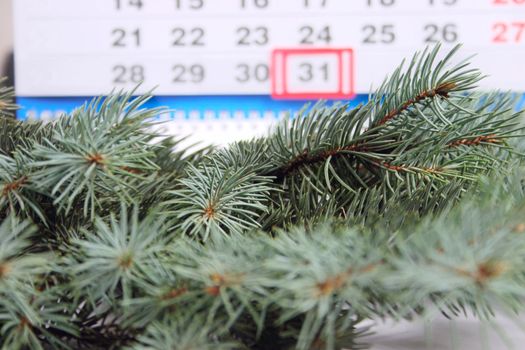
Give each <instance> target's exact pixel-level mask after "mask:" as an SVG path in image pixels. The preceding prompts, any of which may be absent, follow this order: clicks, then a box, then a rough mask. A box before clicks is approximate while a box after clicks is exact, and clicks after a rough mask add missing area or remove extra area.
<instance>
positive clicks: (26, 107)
mask: <svg viewBox="0 0 525 350" xmlns="http://www.w3.org/2000/svg"><path fill="white" fill-rule="evenodd" d="M91 99H92V97H18V98H17V103H18V104H19V105H20V106H21V107H22V109H20V110H19V111H18V118H19V119H22V120H25V119H52V118H54V117H56V116H57V115H60V114H62V113H68V112H71V111H72V110H73V109H75V108H77V107H79V106H81V105H82V104H84V103H85V102H88V101H90V100H91ZM367 99H368V96H367V95H358V96H357V97H356V98H354V99H353V100H352V101H349V103H350V105H351V106H352V107H353V106H357V105H358V104H360V103H363V102H366V101H367ZM339 102H341V101H339ZM347 102H348V101H347ZM314 103H315V101H308V100H300V101H295V100H294V101H291V100H275V99H272V98H271V96H268V95H239V96H231V95H227V96H226V95H225V96H218V95H214V96H155V97H153V98H152V99H151V100H149V101H148V103H147V104H146V105H145V107H148V108H152V107H161V106H164V107H167V108H168V109H170V110H172V111H173V112H172V114H173V116H179V117H181V116H182V117H185V118H192V119H193V118H200V119H206V118H208V117H209V116H210V115H211V116H213V115H215V116H216V117H219V116H222V117H224V116H230V117H238V116H244V117H245V118H251V117H253V116H254V115H260V116H261V117H264V116H268V115H274V116H275V117H278V116H279V115H281V114H282V113H283V112H291V113H294V112H297V111H299V110H300V109H301V108H303V107H304V106H305V104H314ZM330 103H333V102H332V101H330Z"/></svg>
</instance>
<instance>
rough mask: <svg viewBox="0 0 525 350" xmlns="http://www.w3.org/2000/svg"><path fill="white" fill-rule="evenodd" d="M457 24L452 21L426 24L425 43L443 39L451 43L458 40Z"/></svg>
mask: <svg viewBox="0 0 525 350" xmlns="http://www.w3.org/2000/svg"><path fill="white" fill-rule="evenodd" d="M457 29H458V28H457V26H456V25H455V24H452V23H448V24H445V25H444V26H439V25H438V24H427V25H426V26H425V28H424V30H425V32H426V33H427V34H428V35H427V36H426V37H425V42H426V43H437V42H440V41H444V42H446V43H453V42H455V41H457V40H458V31H457Z"/></svg>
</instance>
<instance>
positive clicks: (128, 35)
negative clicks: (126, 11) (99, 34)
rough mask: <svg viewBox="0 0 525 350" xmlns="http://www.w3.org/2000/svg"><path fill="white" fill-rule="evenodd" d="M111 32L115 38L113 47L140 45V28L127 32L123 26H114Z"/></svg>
mask: <svg viewBox="0 0 525 350" xmlns="http://www.w3.org/2000/svg"><path fill="white" fill-rule="evenodd" d="M111 34H112V35H113V37H114V38H115V39H114V41H113V47H128V46H137V47H138V46H140V29H136V30H134V31H130V32H127V31H126V30H125V29H123V28H115V29H113V32H112V33H111Z"/></svg>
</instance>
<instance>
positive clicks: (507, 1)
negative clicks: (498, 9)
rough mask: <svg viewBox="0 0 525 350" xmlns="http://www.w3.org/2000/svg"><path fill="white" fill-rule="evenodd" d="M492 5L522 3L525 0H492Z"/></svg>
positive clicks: (524, 2)
mask: <svg viewBox="0 0 525 350" xmlns="http://www.w3.org/2000/svg"><path fill="white" fill-rule="evenodd" d="M493 4H494V5H524V4H525V0H494V2H493Z"/></svg>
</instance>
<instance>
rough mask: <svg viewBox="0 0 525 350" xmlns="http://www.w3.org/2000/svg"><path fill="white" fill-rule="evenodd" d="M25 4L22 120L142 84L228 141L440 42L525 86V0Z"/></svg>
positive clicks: (357, 95) (19, 3) (341, 97)
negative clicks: (459, 46) (459, 50)
mask: <svg viewBox="0 0 525 350" xmlns="http://www.w3.org/2000/svg"><path fill="white" fill-rule="evenodd" d="M14 11H15V60H16V61H15V78H16V91H17V95H18V99H19V103H20V104H21V105H22V106H23V107H24V108H23V109H22V110H21V111H20V113H19V117H20V118H22V119H24V118H28V119H52V118H54V117H56V116H57V115H59V114H61V113H64V112H67V111H70V110H71V109H72V108H74V107H75V106H78V105H79V104H82V103H83V102H84V101H86V100H87V99H89V98H91V97H93V96H99V95H104V94H107V93H108V92H110V91H114V90H121V89H123V90H131V89H134V88H136V87H137V85H138V89H137V93H146V92H150V91H152V93H153V95H154V98H153V99H152V100H151V102H150V105H151V106H159V105H162V106H167V107H168V108H169V109H170V112H167V113H166V114H165V115H163V116H161V117H160V118H163V119H165V120H166V125H167V126H168V128H169V130H170V132H173V133H181V134H185V133H186V134H195V135H200V136H199V137H200V138H201V139H206V140H213V141H215V142H217V143H224V142H227V141H231V140H232V139H238V138H246V137H250V136H255V135H257V134H260V133H261V132H263V131H265V130H266V129H267V127H268V125H271V124H272V123H274V122H275V121H276V120H278V119H279V118H281V117H282V116H283V115H285V114H288V113H295V112H297V111H298V110H299V109H301V108H302V106H303V105H305V103H308V102H312V101H316V100H319V99H323V100H327V101H345V102H348V101H349V102H350V104H351V105H356V104H358V103H361V102H364V101H366V98H367V97H366V95H367V94H368V93H369V92H370V91H371V89H373V87H374V86H378V85H379V84H380V83H381V81H382V80H383V79H384V77H385V76H386V75H387V74H388V73H390V72H391V71H392V70H393V69H394V68H395V67H396V66H397V65H398V64H399V63H400V62H401V60H402V59H403V58H406V57H410V56H411V55H412V54H413V53H414V52H415V51H418V50H422V49H424V48H425V47H427V46H432V45H435V44H437V43H442V45H443V46H444V48H443V50H442V51H443V54H444V53H446V51H447V50H448V49H451V48H452V47H454V46H455V45H456V44H458V43H462V44H463V45H464V47H463V49H462V50H461V52H460V55H459V56H458V59H462V58H465V57H468V56H470V55H473V54H476V55H475V56H474V57H473V58H472V62H473V66H475V67H478V68H480V69H481V70H482V71H483V72H484V73H486V74H488V77H487V78H486V79H485V80H484V81H483V82H482V83H481V85H480V88H481V89H487V90H489V89H501V90H512V91H516V92H524V91H525V69H523V64H524V62H525V0H16V1H15V2H14ZM139 84H140V85H139Z"/></svg>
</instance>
